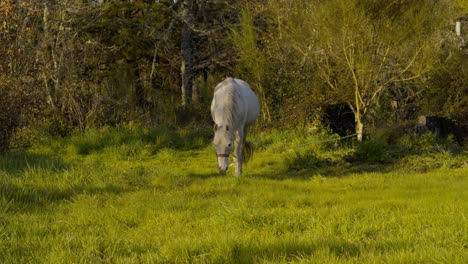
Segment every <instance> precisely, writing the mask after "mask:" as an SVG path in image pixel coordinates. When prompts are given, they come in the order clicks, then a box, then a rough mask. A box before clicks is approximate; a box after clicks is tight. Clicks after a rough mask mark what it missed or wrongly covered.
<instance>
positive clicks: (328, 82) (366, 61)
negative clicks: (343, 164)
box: [285, 0, 445, 142]
mask: <svg viewBox="0 0 468 264" xmlns="http://www.w3.org/2000/svg"><path fill="white" fill-rule="evenodd" d="M298 6H300V9H296V10H295V11H294V12H292V13H291V14H294V15H295V16H296V17H289V18H288V20H287V22H285V24H286V27H287V28H288V31H287V32H292V33H290V36H289V37H290V39H291V40H292V42H290V44H291V45H293V46H294V48H295V49H296V50H297V51H298V52H299V53H300V54H302V56H303V57H304V59H307V60H312V61H313V62H314V63H315V64H316V68H317V71H318V72H317V73H318V75H319V76H320V79H321V80H322V81H323V82H324V84H325V87H326V89H324V90H323V93H325V94H327V95H329V96H330V97H332V98H333V99H334V100H337V99H338V101H342V102H345V103H347V104H348V105H349V106H350V107H351V109H352V111H353V113H354V116H355V125H356V134H357V140H358V141H359V142H361V141H362V139H363V133H364V126H365V124H366V122H367V121H368V120H367V119H368V117H369V113H370V112H371V110H372V109H373V108H375V107H376V105H377V104H378V103H379V99H380V97H381V96H382V95H383V94H385V93H387V92H389V90H391V89H392V88H393V87H395V86H396V85H400V86H404V85H405V84H408V83H411V82H414V81H415V80H418V79H419V80H421V79H423V78H424V77H425V76H426V75H427V74H428V73H429V72H430V71H432V70H434V69H435V68H436V58H437V57H436V55H437V52H438V50H439V47H438V46H437V44H438V41H437V40H438V39H439V35H438V29H439V28H440V26H441V24H442V23H443V22H445V20H444V18H445V9H444V8H445V5H444V4H441V3H439V2H437V3H435V2H433V1H417V2H401V1H391V2H382V1H374V0H351V1H348V0H346V1H345V0H330V1H325V2H323V1H310V2H309V3H302V4H298ZM298 6H296V7H298ZM297 17H300V18H297ZM407 87H408V89H409V88H410V87H415V86H407Z"/></svg>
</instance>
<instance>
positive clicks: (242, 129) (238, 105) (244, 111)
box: [211, 78, 260, 176]
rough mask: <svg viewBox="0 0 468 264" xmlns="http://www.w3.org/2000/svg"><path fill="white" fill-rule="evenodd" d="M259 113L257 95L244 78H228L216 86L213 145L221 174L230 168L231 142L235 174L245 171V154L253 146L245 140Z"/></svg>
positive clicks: (213, 113) (212, 114) (212, 103)
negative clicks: (243, 168)
mask: <svg viewBox="0 0 468 264" xmlns="http://www.w3.org/2000/svg"><path fill="white" fill-rule="evenodd" d="M259 114H260V104H259V103H258V98H257V96H256V95H255V93H254V92H253V91H252V89H251V88H250V86H249V85H248V84H247V83H246V82H245V81H243V80H240V79H234V78H227V79H226V80H224V81H222V82H220V83H219V84H218V85H217V86H216V87H215V89H214V96H213V101H212V102H211V116H212V117H213V121H214V123H215V125H214V140H213V144H214V148H215V152H216V156H217V157H218V170H219V173H220V174H224V173H226V170H227V169H228V164H229V153H230V152H231V148H232V145H234V154H233V159H234V165H235V175H236V176H240V175H241V174H242V162H243V158H244V157H243V154H242V153H243V152H244V151H245V148H246V147H248V146H250V144H249V143H248V142H246V140H245V139H246V137H247V132H248V130H249V128H250V126H252V125H253V124H254V123H255V121H256V120H257V117H258V115H259ZM233 143H234V144H233Z"/></svg>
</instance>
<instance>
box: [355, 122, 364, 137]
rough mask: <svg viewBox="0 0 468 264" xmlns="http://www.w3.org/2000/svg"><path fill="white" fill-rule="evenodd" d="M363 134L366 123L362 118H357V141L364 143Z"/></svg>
mask: <svg viewBox="0 0 468 264" xmlns="http://www.w3.org/2000/svg"><path fill="white" fill-rule="evenodd" d="M363 134H364V124H363V123H362V120H358V119H356V135H357V141H358V142H359V143H362V138H363Z"/></svg>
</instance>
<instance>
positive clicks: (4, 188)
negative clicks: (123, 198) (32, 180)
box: [0, 183, 129, 213]
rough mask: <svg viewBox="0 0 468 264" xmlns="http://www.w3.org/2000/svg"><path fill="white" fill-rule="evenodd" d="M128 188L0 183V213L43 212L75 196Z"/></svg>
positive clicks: (125, 190)
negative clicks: (3, 203)
mask: <svg viewBox="0 0 468 264" xmlns="http://www.w3.org/2000/svg"><path fill="white" fill-rule="evenodd" d="M128 191H129V189H128V188H124V187H120V186H115V185H107V186H105V187H94V186H92V187H83V186H75V187H71V188H64V189H60V188H56V187H50V186H47V187H34V186H18V185H15V184H12V183H0V200H3V201H6V206H4V208H3V210H1V211H0V212H9V213H17V212H33V211H38V210H39V211H42V210H45V209H46V208H47V207H48V206H49V205H51V204H55V203H60V202H63V201H70V200H72V199H73V197H75V196H76V195H80V194H87V195H94V194H103V193H106V194H116V195H118V194H121V193H124V192H128Z"/></svg>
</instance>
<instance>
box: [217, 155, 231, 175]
mask: <svg viewBox="0 0 468 264" xmlns="http://www.w3.org/2000/svg"><path fill="white" fill-rule="evenodd" d="M216 156H217V157H218V171H219V174H221V175H224V174H226V171H227V169H228V165H229V164H228V163H229V154H224V153H221V154H220V153H218V154H216Z"/></svg>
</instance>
